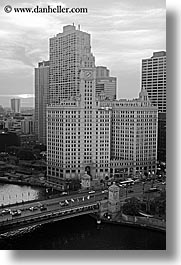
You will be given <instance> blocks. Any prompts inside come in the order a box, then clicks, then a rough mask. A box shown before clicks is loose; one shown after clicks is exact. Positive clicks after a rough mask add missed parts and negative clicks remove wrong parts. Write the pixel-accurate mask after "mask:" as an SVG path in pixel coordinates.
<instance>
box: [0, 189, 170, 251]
mask: <svg viewBox="0 0 181 265" xmlns="http://www.w3.org/2000/svg"><path fill="white" fill-rule="evenodd" d="M44 196H45V191H44V190H43V189H39V188H31V187H28V186H18V185H9V184H0V203H1V204H2V202H3V204H7V205H8V204H9V203H16V202H21V201H22V200H24V201H26V200H34V199H43V197H44ZM0 249H14V250H16V249H27V250H28V249H52V250H53V249H54V250H55V249H57V250H58V249H60V250H64V249H72V250H81V249H82V250H87V249H92V250H93V249H95V250H99V249H100V250H101V249H102V250H106V249H110V250H112V249H115V250H131V249H135V250H136V249H142V250H144V249H145V250H146V249H150V250H154V249H155V250H161V249H162V250H164V249H166V234H165V233H162V232H157V231H152V230H147V229H142V228H135V227H127V226H121V225H114V224H107V223H101V224H100V225H97V224H96V220H95V219H93V218H92V217H91V216H89V215H85V216H80V217H75V218H72V219H67V220H62V221H58V222H55V223H50V224H45V225H39V226H36V227H31V228H28V229H26V230H20V231H17V232H11V233H7V234H4V235H1V236H0Z"/></svg>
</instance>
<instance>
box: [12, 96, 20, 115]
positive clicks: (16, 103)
mask: <svg viewBox="0 0 181 265" xmlns="http://www.w3.org/2000/svg"><path fill="white" fill-rule="evenodd" d="M11 110H12V112H13V113H20V98H12V99H11Z"/></svg>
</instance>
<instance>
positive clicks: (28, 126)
mask: <svg viewBox="0 0 181 265" xmlns="http://www.w3.org/2000/svg"><path fill="white" fill-rule="evenodd" d="M21 132H22V133H23V134H34V133H35V122H34V120H33V119H31V118H25V119H24V120H22V121H21Z"/></svg>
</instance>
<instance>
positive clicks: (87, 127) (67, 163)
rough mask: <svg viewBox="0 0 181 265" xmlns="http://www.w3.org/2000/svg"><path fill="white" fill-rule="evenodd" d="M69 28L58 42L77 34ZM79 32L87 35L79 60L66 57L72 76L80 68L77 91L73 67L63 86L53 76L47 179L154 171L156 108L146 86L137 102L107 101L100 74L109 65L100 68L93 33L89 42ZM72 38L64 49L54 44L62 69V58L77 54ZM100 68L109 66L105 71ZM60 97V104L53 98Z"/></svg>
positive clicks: (49, 115)
mask: <svg viewBox="0 0 181 265" xmlns="http://www.w3.org/2000/svg"><path fill="white" fill-rule="evenodd" d="M69 27H70V28H69ZM65 28H66V30H65ZM65 28H64V33H63V35H62V33H61V34H58V35H57V36H60V38H63V39H62V40H59V39H57V46H58V47H59V44H58V43H59V42H61V43H62V45H65V43H64V42H65V40H71V38H72V34H73V36H74V37H75V39H76V34H78V33H77V31H76V29H75V27H74V26H67V27H65ZM69 34H70V36H69V37H68V35H69ZM86 34H87V33H86ZM65 36H66V39H64V38H65ZM78 36H83V37H82V42H80V43H81V44H82V46H81V49H80V50H79V51H82V54H81V53H79V57H78V58H79V61H76V62H77V64H74V62H72V63H71V62H70V61H69V60H67V59H66V60H67V69H69V67H70V66H71V65H73V64H74V66H73V68H74V71H72V75H73V76H74V72H75V73H79V74H78V78H77V79H73V80H74V84H75V85H77V86H75V87H74V89H73V90H72V91H73V93H74V95H72V94H71V89H70V86H69V85H70V81H69V79H71V78H72V76H71V72H69V78H68V79H65V80H64V79H62V82H63V83H64V86H63V87H62V88H61V86H59V85H61V84H60V83H59V84H58V87H59V89H58V90H56V89H55V86H54V85H55V84H54V81H53V79H51V80H50V90H51V91H50V94H51V95H52V98H51V101H50V104H49V106H48V107H47V177H48V179H49V180H50V181H53V182H57V183H61V182H62V181H63V180H65V179H69V178H76V177H77V178H81V177H82V176H83V174H84V173H85V172H87V173H88V174H89V175H90V176H91V179H99V180H101V179H104V178H105V177H106V176H108V177H109V176H110V175H111V173H112V174H114V173H115V172H116V170H117V169H120V168H124V169H125V173H126V174H127V175H130V174H136V173H138V172H140V169H141V171H142V172H143V173H144V172H149V171H150V172H152V171H154V172H155V170H156V148H157V142H156V138H157V107H155V106H152V105H151V103H150V100H149V99H148V96H147V92H146V91H142V92H141V93H140V96H139V98H138V99H135V100H132V101H129V100H108V99H107V98H108V97H107V95H106V93H105V90H104V91H101V93H100V94H99V95H98V94H97V93H96V89H97V87H96V84H97V83H96V82H97V77H98V76H99V77H100V75H102V74H103V76H104V77H105V76H107V78H109V72H108V69H107V68H105V67H104V68H102V69H101V68H98V69H96V67H95V60H94V56H93V55H92V53H91V50H90V36H89V37H88V39H89V42H87V41H85V39H87V35H85V36H84V33H81V34H78ZM84 37H85V39H84ZM56 38H58V37H56ZM63 40H64V42H63ZM54 41H55V40H54ZM72 42H73V41H70V42H69V46H70V47H69V46H68V47H67V49H63V50H62V51H61V52H60V50H59V49H58V48H56V43H54V45H55V50H54V53H55V54H54V55H53V57H54V58H56V64H57V68H59V69H60V66H59V61H61V59H62V60H65V58H75V57H76V56H77V49H74V45H73V47H72V49H71V43H72ZM67 45H68V44H67ZM88 47H89V48H88ZM79 48H80V47H79ZM87 48H88V49H87ZM52 49H53V47H52ZM56 49H57V50H56ZM51 52H53V51H51V50H50V55H51ZM67 52H68V55H67ZM67 56H68V57H67ZM76 58H77V57H76ZM66 60H65V61H66ZM60 63H61V62H60ZM62 67H63V66H62ZM52 68H53V69H52ZM70 68H71V67H70ZM101 70H103V71H104V72H102V74H100V71H101ZM53 71H55V72H56V71H57V75H60V74H59V72H58V70H56V69H55V65H54V64H51V63H50V73H53ZM60 71H62V70H61V69H60ZM65 72H66V71H65ZM61 73H62V74H63V72H61ZM52 78H53V76H52ZM60 78H61V76H60ZM51 82H53V84H51ZM72 84H73V81H72ZM55 96H56V97H57V99H58V100H57V103H56V101H55V100H52V99H55ZM125 139H126V140H125Z"/></svg>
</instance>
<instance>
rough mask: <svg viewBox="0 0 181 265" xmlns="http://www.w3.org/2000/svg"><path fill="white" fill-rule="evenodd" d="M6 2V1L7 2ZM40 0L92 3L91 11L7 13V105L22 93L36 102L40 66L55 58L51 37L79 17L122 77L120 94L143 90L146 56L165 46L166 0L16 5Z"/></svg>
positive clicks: (100, 60) (99, 61) (102, 60)
mask: <svg viewBox="0 0 181 265" xmlns="http://www.w3.org/2000/svg"><path fill="white" fill-rule="evenodd" d="M11 2H12V1H9V3H8V4H11ZM6 4H7V3H5V1H1V5H2V6H3V7H4V6H5V5H6ZM37 5H39V6H42V7H46V6H47V5H51V6H56V5H62V6H66V7H75V5H76V7H86V8H87V9H88V13H87V14H73V15H72V14H68V15H66V14H65V15H62V14H61V15H60V14H27V13H25V14H15V13H13V12H11V13H5V12H4V13H3V14H2V16H1V19H0V20H1V25H2V29H1V32H0V36H1V40H2V41H1V45H0V52H1V59H2V62H3V63H2V64H1V67H0V68H1V77H0V81H1V84H2V85H1V87H0V96H1V101H0V104H1V105H3V106H4V107H7V106H9V105H10V98H12V97H20V98H22V106H23V107H25V106H27V107H28V106H32V105H34V74H33V72H34V67H36V66H37V62H38V61H41V60H47V59H49V58H48V46H49V45H48V41H47V40H48V39H49V38H51V37H53V36H54V35H56V34H58V33H59V32H60V30H61V28H62V26H64V25H66V24H72V23H73V22H74V23H75V25H78V24H80V25H81V29H82V30H85V31H86V32H88V33H90V34H91V36H92V38H91V46H92V50H93V52H94V55H95V57H96V65H97V66H98V65H103V66H106V67H108V68H109V69H110V74H111V76H115V77H117V79H118V98H134V97H137V96H138V93H139V91H140V89H141V59H143V58H147V57H150V56H151V55H152V52H154V51H158V50H165V42H166V38H165V32H166V31H165V26H166V23H165V22H166V8H165V1H162V0H160V1H147V2H146V3H145V2H144V1H129V3H128V2H126V1H117V0H114V1H112V2H111V6H110V3H109V4H108V3H103V1H99V2H98V3H97V2H96V1H91V3H85V1H77V2H76V3H75V2H73V1H68V2H66V5H65V4H64V3H60V2H57V1H47V2H43V3H42V2H38V1H31V4H25V3H24V1H20V0H19V1H18V2H16V7H29V6H31V7H32V6H33V7H36V6H37ZM12 7H14V5H13V4H12ZM2 12H3V11H2ZM25 16H26V20H24V18H25ZM94 21H95V22H96V23H94ZM90 22H91V23H90ZM110 22H111V23H110ZM27 33H28V34H27ZM133 38H134V41H132V40H133ZM22 40H23V41H22Z"/></svg>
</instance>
